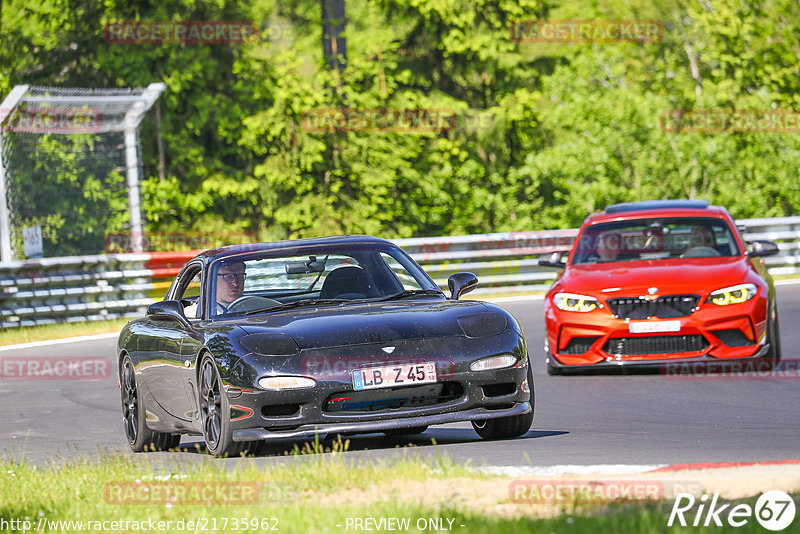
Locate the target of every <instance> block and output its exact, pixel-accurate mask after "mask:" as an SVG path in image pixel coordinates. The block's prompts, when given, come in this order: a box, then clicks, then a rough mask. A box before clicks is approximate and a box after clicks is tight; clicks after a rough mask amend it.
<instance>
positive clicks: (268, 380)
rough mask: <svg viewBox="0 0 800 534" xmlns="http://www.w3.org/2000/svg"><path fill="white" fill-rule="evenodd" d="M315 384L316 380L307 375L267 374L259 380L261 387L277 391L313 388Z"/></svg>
mask: <svg viewBox="0 0 800 534" xmlns="http://www.w3.org/2000/svg"><path fill="white" fill-rule="evenodd" d="M315 385H317V382H316V380H314V379H313V378H308V377H307V376H265V377H263V378H259V380H258V386H259V387H261V388H263V389H271V390H275V391H280V390H284V389H304V388H313V387H314V386H315Z"/></svg>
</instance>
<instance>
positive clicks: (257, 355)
mask: <svg viewBox="0 0 800 534" xmlns="http://www.w3.org/2000/svg"><path fill="white" fill-rule="evenodd" d="M477 284H478V280H477V278H476V277H475V275H473V274H471V273H457V274H454V275H452V276H451V277H450V279H449V286H450V291H451V293H452V295H451V297H450V298H449V299H448V298H447V297H445V295H444V294H443V293H442V292H441V291H440V290H439V289H438V287H437V286H436V284H435V283H434V282H433V281H432V280H431V279H430V277H428V275H427V274H425V272H424V271H423V270H422V269H421V268H420V266H419V265H417V264H416V263H415V262H414V260H412V259H411V258H410V257H409V256H408V255H407V254H405V253H404V252H403V251H402V250H400V249H399V248H398V247H397V246H395V245H394V244H392V243H390V242H389V241H385V240H383V239H378V238H374V237H367V236H345V237H327V238H319V239H304V240H294V241H281V242H275V243H261V244H249V245H236V246H230V247H224V248H219V249H215V250H210V251H207V252H204V253H202V254H200V255H198V256H197V257H195V258H194V259H192V260H190V261H189V262H188V263H187V264H186V265H185V266H184V267H183V269H182V270H181V272H180V273H179V274H178V276H177V277H176V278H175V281H174V282H173V283H172V286H171V287H170V289H169V292H168V293H167V299H166V300H164V301H162V302H157V303H155V304H153V305H151V306H150V308H149V309H148V310H147V316H146V317H144V318H141V319H137V320H134V321H132V322H130V323H128V325H127V326H125V328H124V329H123V330H122V332H121V333H120V336H119V342H118V356H119V374H120V386H121V396H122V411H123V419H124V424H125V433H126V435H127V437H128V441H129V443H130V445H131V448H132V449H133V450H134V451H143V450H164V449H169V448H172V447H175V446H177V444H178V442H179V441H180V436H181V435H182V434H192V435H202V436H203V438H204V440H205V443H206V446H207V448H208V451H209V452H210V453H211V454H213V455H215V456H223V455H231V456H233V455H238V454H240V453H242V452H243V451H247V450H253V449H254V448H255V447H254V445H256V444H258V443H260V442H263V441H265V440H274V439H287V438H298V437H309V436H314V435H335V434H351V433H368V432H384V433H387V434H414V433H419V432H423V431H424V430H425V429H426V428H427V427H428V426H429V425H434V424H441V423H451V422H454V421H471V422H472V425H473V427H474V428H475V430H476V431H477V432H478V434H479V435H480V436H481V437H483V438H487V439H492V438H510V437H516V436H521V435H523V434H525V433H526V432H527V431H528V429H529V428H530V426H531V423H532V422H533V405H534V402H533V399H534V395H533V375H532V372H531V368H530V364H529V360H528V354H527V350H526V345H525V337H524V335H523V333H522V329H521V328H520V326H519V324H518V323H517V321H516V320H515V319H514V317H513V316H512V315H511V314H509V313H508V312H506V311H505V310H503V309H502V308H500V307H498V306H494V305H492V304H488V303H483V302H476V301H459V300H458V298H459V297H460V296H461V295H463V294H464V293H466V292H468V291H470V290H472V289H474V288H475V287H476V286H477Z"/></svg>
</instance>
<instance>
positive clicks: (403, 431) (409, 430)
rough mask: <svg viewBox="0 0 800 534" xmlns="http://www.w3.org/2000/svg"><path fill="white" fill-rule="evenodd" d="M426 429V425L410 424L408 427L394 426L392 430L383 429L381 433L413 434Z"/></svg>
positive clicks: (390, 434) (395, 434)
mask: <svg viewBox="0 0 800 534" xmlns="http://www.w3.org/2000/svg"><path fill="white" fill-rule="evenodd" d="M426 430H428V426H427V425H425V426H411V427H408V428H395V429H392V430H384V431H383V433H384V434H386V435H387V436H392V437H394V436H413V435H414V434H422V433H423V432H425V431H426Z"/></svg>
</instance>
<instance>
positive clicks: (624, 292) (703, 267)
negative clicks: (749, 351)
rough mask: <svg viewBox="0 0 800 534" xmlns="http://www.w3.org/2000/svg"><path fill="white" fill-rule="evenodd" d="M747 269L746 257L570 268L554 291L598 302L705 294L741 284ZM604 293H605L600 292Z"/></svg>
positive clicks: (624, 263) (621, 263)
mask: <svg viewBox="0 0 800 534" xmlns="http://www.w3.org/2000/svg"><path fill="white" fill-rule="evenodd" d="M749 269H750V266H749V265H748V259H747V258H746V257H731V258H691V259H688V258H683V259H675V260H654V261H649V260H648V261H630V262H619V263H607V264H604V263H600V264H591V265H574V266H569V267H568V268H567V269H566V270H565V271H564V274H563V275H562V276H561V279H560V280H559V281H558V283H557V284H556V286H555V287H554V289H557V290H558V291H566V292H569V293H581V294H588V295H591V296H595V297H600V298H604V299H607V298H613V297H615V296H620V297H621V296H631V295H646V294H647V290H648V288H651V287H655V288H658V291H657V294H658V295H671V294H678V293H695V294H708V293H710V292H711V291H714V290H716V289H720V288H723V287H727V286H732V285H736V284H741V283H743V282H744V281H745V279H746V277H747V272H748V270H749ZM603 290H605V291H603Z"/></svg>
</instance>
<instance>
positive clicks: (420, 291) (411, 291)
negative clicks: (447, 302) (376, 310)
mask: <svg viewBox="0 0 800 534" xmlns="http://www.w3.org/2000/svg"><path fill="white" fill-rule="evenodd" d="M417 295H443V293H442V292H441V291H439V290H436V289H406V290H405V291H401V292H400V293H395V294H394V295H389V296H388V297H383V298H380V299H376V300H377V301H378V302H382V301H385V300H398V299H403V298H406V297H415V296H417Z"/></svg>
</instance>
